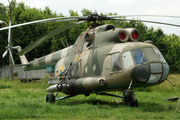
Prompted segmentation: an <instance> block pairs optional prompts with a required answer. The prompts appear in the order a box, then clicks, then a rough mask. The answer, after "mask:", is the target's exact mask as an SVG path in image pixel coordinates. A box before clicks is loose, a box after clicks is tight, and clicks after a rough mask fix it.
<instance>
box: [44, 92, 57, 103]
mask: <svg viewBox="0 0 180 120" xmlns="http://www.w3.org/2000/svg"><path fill="white" fill-rule="evenodd" d="M46 102H49V103H54V102H55V97H54V94H52V93H48V94H47V95H46Z"/></svg>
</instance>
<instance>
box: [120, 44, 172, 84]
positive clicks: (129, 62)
mask: <svg viewBox="0 0 180 120" xmlns="http://www.w3.org/2000/svg"><path fill="white" fill-rule="evenodd" d="M122 63H123V66H124V69H125V70H128V69H129V68H132V67H134V68H133V70H132V73H131V78H132V79H133V80H135V81H136V82H143V83H160V82H163V81H164V80H165V79H166V78H167V76H168V73H169V66H168V64H167V62H166V61H165V59H164V57H163V56H162V54H161V52H160V51H159V50H158V49H157V48H156V47H148V46H147V47H143V48H135V49H132V50H129V51H125V52H123V53H122Z"/></svg>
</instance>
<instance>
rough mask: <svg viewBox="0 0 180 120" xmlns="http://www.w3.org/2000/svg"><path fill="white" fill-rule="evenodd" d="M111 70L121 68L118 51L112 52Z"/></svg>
mask: <svg viewBox="0 0 180 120" xmlns="http://www.w3.org/2000/svg"><path fill="white" fill-rule="evenodd" d="M111 59H112V60H111V61H112V71H119V70H121V69H122V67H121V61H120V53H115V54H112V58H111Z"/></svg>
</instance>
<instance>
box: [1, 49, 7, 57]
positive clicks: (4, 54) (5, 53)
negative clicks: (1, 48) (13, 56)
mask: <svg viewBox="0 0 180 120" xmlns="http://www.w3.org/2000/svg"><path fill="white" fill-rule="evenodd" d="M7 53H8V51H7V50H6V51H5V52H4V53H3V55H2V58H4V57H5V56H6V55H7Z"/></svg>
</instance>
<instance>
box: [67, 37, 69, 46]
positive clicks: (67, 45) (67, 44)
mask: <svg viewBox="0 0 180 120" xmlns="http://www.w3.org/2000/svg"><path fill="white" fill-rule="evenodd" d="M66 44H67V47H69V44H68V42H67V39H66Z"/></svg>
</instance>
